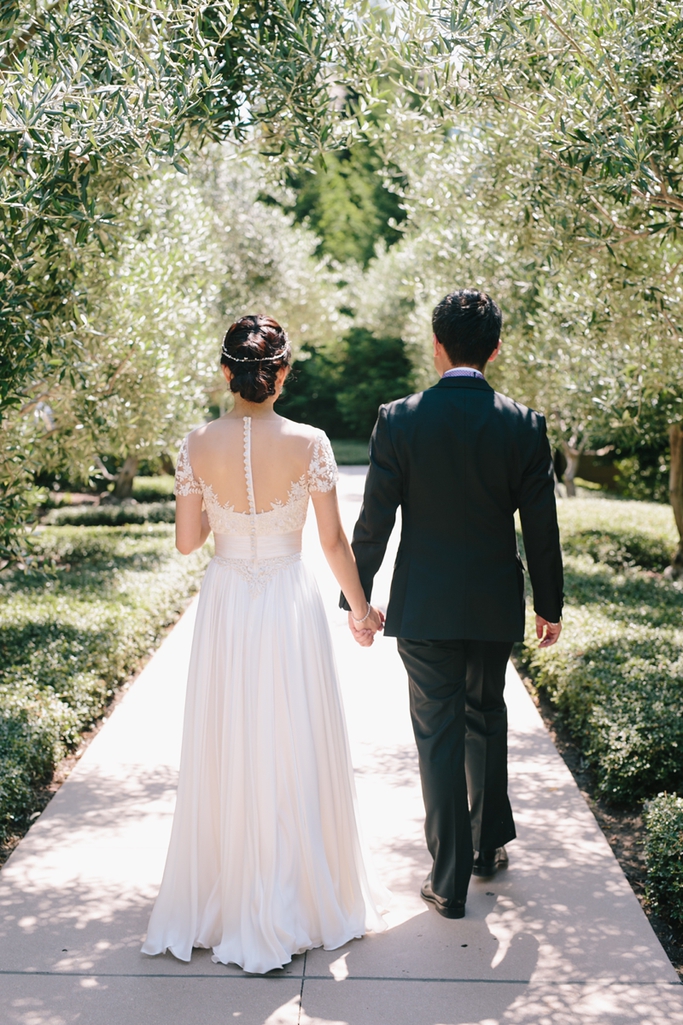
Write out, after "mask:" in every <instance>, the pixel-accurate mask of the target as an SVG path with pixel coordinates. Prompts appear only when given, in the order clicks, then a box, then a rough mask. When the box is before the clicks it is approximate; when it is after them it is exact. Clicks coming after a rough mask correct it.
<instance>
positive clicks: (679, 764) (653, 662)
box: [523, 499, 683, 804]
mask: <svg viewBox="0 0 683 1025" xmlns="http://www.w3.org/2000/svg"><path fill="white" fill-rule="evenodd" d="M559 516H560V529H561V535H562V543H563V548H564V551H565V558H566V561H565V569H566V584H565V591H566V596H567V605H566V608H565V615H564V631H563V634H562V637H561V639H560V642H559V643H558V644H557V645H556V646H555V647H552V648H547V649H545V650H539V649H538V647H537V645H536V643H535V641H534V637H533V634H532V618H533V617H532V616H531V615H530V617H529V633H528V637H527V643H526V646H525V649H524V653H523V659H524V661H525V663H526V666H527V668H528V670H529V673H530V675H531V677H532V679H533V680H534V682H535V683H536V685H537V686H538V687H539V688H541V689H543V690H545V691H546V692H547V694H548V695H549V697H550V699H551V700H552V702H553V703H554V704H555V706H556V707H557V708H558V709H559V711H560V712H561V714H562V717H563V719H564V721H565V722H566V723H567V725H568V726H569V728H570V730H571V731H572V733H573V735H574V737H575V739H576V741H577V743H578V744H579V746H580V747H581V749H582V751H583V753H584V754H585V756H586V758H587V759H588V761H589V763H590V764H591V765H592V767H593V769H594V770H595V779H596V785H597V788H598V790H599V792H600V793H602V794H603V795H604V796H606V797H608V798H609V799H611V800H613V801H614V802H616V803H621V804H633V803H634V802H636V801H638V800H642V799H643V798H646V797H651V796H652V795H653V794H656V793H657V792H658V791H659V790H662V789H672V790H676V789H677V788H678V787H679V786H680V785H681V783H683V626H682V624H683V619H682V616H681V613H682V612H683V589H682V588H681V586H680V585H678V584H672V583H671V582H669V581H668V580H666V579H664V578H663V577H662V576H661V575H659V574H658V573H657V572H654V571H658V570H662V569H664V568H665V566H666V564H667V563H668V561H669V555H670V552H671V551H672V550H673V549H674V547H675V543H676V534H675V530H674V525H673V516H672V513H671V510H670V509H669V508H668V507H666V506H660V505H655V504H653V503H645V502H611V501H606V500H604V499H593V500H591V499H570V500H564V501H561V502H560V503H559Z"/></svg>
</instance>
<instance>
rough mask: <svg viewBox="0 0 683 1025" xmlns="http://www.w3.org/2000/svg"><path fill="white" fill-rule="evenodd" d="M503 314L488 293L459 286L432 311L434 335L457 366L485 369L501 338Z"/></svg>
mask: <svg viewBox="0 0 683 1025" xmlns="http://www.w3.org/2000/svg"><path fill="white" fill-rule="evenodd" d="M502 325H503V314H502V313H501V312H500V309H499V307H498V306H496V304H495V303H494V301H493V299H492V298H491V296H490V295H487V294H486V292H479V291H478V290H477V289H476V288H460V289H458V291H457V292H451V294H450V295H447V296H446V297H445V298H444V299H442V300H441V302H440V303H439V304H438V306H435V307H434V312H433V314H432V328H433V330H434V334H435V335H436V337H437V338H438V340H439V341H440V342H441V344H442V345H443V347H444V349H445V350H446V353H447V355H448V358H449V360H450V361H451V363H452V364H453V365H454V366H458V364H462V363H465V364H467V365H468V366H475V367H479V368H480V369H482V368H483V367H484V366H486V363H487V361H488V358H489V356H490V355H491V353H492V352H493V350H494V349H495V348H496V346H497V345H498V342H499V341H500V329H501V327H502Z"/></svg>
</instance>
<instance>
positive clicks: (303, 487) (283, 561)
mask: <svg viewBox="0 0 683 1025" xmlns="http://www.w3.org/2000/svg"><path fill="white" fill-rule="evenodd" d="M242 447H243V466H244V480H245V484H246V491H247V502H248V509H247V510H246V511H245V512H236V511H235V508H234V506H233V505H232V504H231V503H222V502H220V501H219V498H218V495H217V494H216V491H215V490H214V488H213V486H212V485H211V483H209V482H207V481H205V480H203V479H202V478H201V477H197V476H195V474H194V471H193V469H192V464H191V462H190V455H189V448H188V439H187V438H185V440H184V441H183V444H182V446H181V449H180V453H179V455H178V466H177V469H176V483H175V489H174V490H175V494H176V495H181V496H182V495H202V497H203V499H204V505H205V508H206V512H207V515H208V517H209V524H210V526H211V530H212V531H213V533H214V538H215V542H216V556H215V558H216V559H217V560H219V561H220V562H222V563H224V564H226V565H229V566H230V567H231V568H233V569H236V570H237V571H238V572H240V573H241V575H242V576H244V577H245V578H246V579H247V580H248V581H249V584H250V589H251V591H252V594H257V593H260V592H261V591H262V590H263V587H264V586H265V583H267V581H268V580H269V579H270V577H272V575H273V573H275V572H276V571H277V570H278V569H279V568H280V567H281V566H283V565H288V564H289V563H291V562H293V561H295V560H296V559H298V558H299V557H300V554H301V531H302V529H303V526H304V523H305V522H306V512H307V508H308V499H309V495H310V493H311V492H312V491H321V492H325V491H330V490H331V489H332V488H333V487H334V486H335V484H336V483H337V479H338V472H337V465H336V462H335V459H334V454H333V452H332V446H331V445H330V442H329V440H328V438H327V436H326V435H325V433H324V432H323V431H315V434H314V436H313V441H312V451H311V456H310V460H309V465H308V469H307V471H306V472H304V473H303V474H302V475H301V476H300V477H299V479H298V480H295V481H292V483H291V485H290V487H289V490H288V494H287V500H286V501H285V502H281V501H274V502H271V503H270V504H271V507H270V509H267V510H265V511H264V512H257V510H256V501H255V497H254V475H253V465H252V419H251V417H248V416H245V417H244V418H243V434H242Z"/></svg>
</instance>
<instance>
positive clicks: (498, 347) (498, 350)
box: [488, 338, 502, 363]
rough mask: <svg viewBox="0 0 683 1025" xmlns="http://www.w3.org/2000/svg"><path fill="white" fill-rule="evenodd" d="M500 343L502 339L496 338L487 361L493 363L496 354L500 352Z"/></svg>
mask: <svg viewBox="0 0 683 1025" xmlns="http://www.w3.org/2000/svg"><path fill="white" fill-rule="evenodd" d="M501 344H502V339H500V338H499V339H498V345H497V346H496V347H495V349H494V350H493V352H492V353H491V355H490V356H489V358H488V362H489V363H493V361H494V359H495V358H496V356H497V355H498V353H499V352H500V347H501Z"/></svg>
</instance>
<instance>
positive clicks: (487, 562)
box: [342, 289, 562, 918]
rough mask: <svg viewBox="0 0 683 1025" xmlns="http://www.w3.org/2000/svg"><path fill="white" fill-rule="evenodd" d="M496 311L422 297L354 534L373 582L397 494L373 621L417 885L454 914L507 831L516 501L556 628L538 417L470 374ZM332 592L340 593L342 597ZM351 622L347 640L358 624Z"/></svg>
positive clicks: (546, 469)
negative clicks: (394, 644)
mask: <svg viewBox="0 0 683 1025" xmlns="http://www.w3.org/2000/svg"><path fill="white" fill-rule="evenodd" d="M501 324H502V317H501V312H500V310H499V308H498V307H497V306H496V304H495V303H494V302H493V300H492V299H491V298H490V297H489V296H488V295H486V294H485V293H483V292H479V291H476V290H475V289H462V290H460V291H458V292H453V293H452V294H451V295H447V296H446V298H445V299H443V300H442V301H441V302H440V303H439V305H438V306H437V307H436V309H435V310H434V314H433V319H432V325H433V329H434V340H433V341H434V365H435V367H436V369H437V371H438V373H439V375H440V378H441V379H440V380H439V381H438V383H437V384H436V385H434V387H432V388H428V389H427V390H426V391H424V392H420V393H419V394H417V395H409V396H408V397H407V398H405V399H398V400H397V401H396V402H390V403H388V404H387V405H385V406H381V407H380V410H379V416H378V419H377V423H376V424H375V429H374V431H373V434H372V440H371V442H370V469H369V472H368V476H367V481H366V485H365V494H364V498H363V506H362V509H361V512H360V516H359V519H358V522H357V524H356V527H355V530H354V534H353V550H354V553H355V556H356V561H357V563H358V570H359V572H360V578H361V581H362V583H363V586H364V588H365V593H366V596H367V598H368V601H369V600H370V595H371V592H372V584H373V580H374V577H375V574H376V573H377V571H378V569H379V567H380V565H381V563H382V560H383V558H384V553H385V550H386V546H387V541H388V539H389V535H390V534H391V530H392V527H393V525H394V520H395V516H396V510H397V508H398V507H399V506H400V507H401V522H402V526H401V542H400V545H399V549H398V554H397V557H396V563H395V565H394V575H393V580H392V584H391V596H390V599H389V606H388V609H387V616H386V624H385V628H384V632H385V634H387V635H388V636H390V637H397V638H398V650H399V653H400V655H401V658H402V659H403V662H404V665H405V667H406V670H407V672H408V678H409V683H410V711H411V716H412V720H413V729H414V731H415V740H416V742H417V747H418V752H419V759H420V776H421V780H422V792H423V796H424V802H425V810H426V821H425V833H426V838H427V846H428V847H429V851H430V853H431V855H432V857H433V859H434V864H433V868H432V871H431V873H430V875H429V876H428V877H427V879H426V880H425V882H424V884H423V886H422V890H421V893H422V897H423V898H424V900H425V901H427V902H428V903H429V904H431V905H432V906H434V907H435V908H436V910H437V911H439V913H440V914H442V915H444V917H447V918H462V917H463V915H464V913H465V899H466V896H467V888H468V884H469V880H470V875H471V874H472V873H474V874H476V875H480V876H490V875H493V874H494V873H495V871H496V870H497V868H499V867H500V866H501V865H502V864H504V863H505V861H506V860H507V855H506V853H505V848H504V845H505V844H506V843H507V842H508V841H509V840H512V839H514V837H515V826H514V822H513V818H512V810H511V808H510V802H509V800H508V796H507V710H506V707H505V702H504V699H503V687H504V684H505V668H506V665H507V662H508V659H509V657H510V653H511V650H512V645H513V642H514V641H519V640H522V638H523V636H524V570H523V566H522V561H521V559H520V557H519V553H518V551H517V541H516V535H515V523H514V514H515V510H517V509H518V510H519V514H520V519H521V524H522V533H523V536H524V550H525V553H526V562H527V569H528V573H529V577H530V579H531V587H532V590H533V599H534V609H535V611H536V630H537V634H538V637H539V639H540V643H541V646H543V647H547V646H549V645H551V644H554V643H555V641H556V640H557V639H558V637H559V635H560V631H561V629H562V628H561V624H560V616H561V612H562V558H561V553H560V542H559V533H558V527H557V515H556V510H555V494H554V478H553V467H552V460H551V453H550V446H549V444H548V439H547V436H546V426H545V420H544V418H543V416H541V414H540V413H536V412H534V411H533V410H530V409H527V408H526V407H525V406H522V405H520V404H519V403H517V402H513V401H512V399H509V398H506V396H504V395H500V394H499V393H498V392H495V391H494V390H493V388H491V386H490V385H489V384H487V382H486V380H485V378H484V369H485V367H486V364H487V363H488V362H490V361H491V360H493V359H495V357H496V356H497V354H498V351H499V348H500V331H501ZM342 604H343V605H344V607H346V608H348V606H347V605H346V604H345V602H344V599H343V596H342ZM349 624H350V626H351V629H352V631H353V632H354V634H355V635H356V638H357V640H359V642H360V643H368V641H369V639H370V635H369V634H368V633H367V631H363V629H362V628H358V627H357V626H356V625H355V622H354V621H353V620H352V618H351V617H350V616H349Z"/></svg>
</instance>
